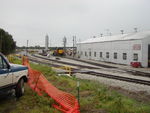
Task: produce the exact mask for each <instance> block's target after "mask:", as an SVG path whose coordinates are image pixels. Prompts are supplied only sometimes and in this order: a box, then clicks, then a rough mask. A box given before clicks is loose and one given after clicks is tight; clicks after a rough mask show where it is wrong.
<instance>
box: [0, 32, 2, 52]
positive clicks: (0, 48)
mask: <svg viewBox="0 0 150 113" xmlns="http://www.w3.org/2000/svg"><path fill="white" fill-rule="evenodd" d="M0 52H2V33H0Z"/></svg>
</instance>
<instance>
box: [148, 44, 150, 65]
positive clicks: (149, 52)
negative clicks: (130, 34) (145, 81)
mask: <svg viewBox="0 0 150 113" xmlns="http://www.w3.org/2000/svg"><path fill="white" fill-rule="evenodd" d="M148 67H150V45H148Z"/></svg>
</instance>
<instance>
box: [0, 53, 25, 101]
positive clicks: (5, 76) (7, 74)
mask: <svg viewBox="0 0 150 113" xmlns="http://www.w3.org/2000/svg"><path fill="white" fill-rule="evenodd" d="M27 80H28V68H27V67H26V66H22V65H18V64H11V63H9V62H8V60H7V58H6V57H5V56H4V55H3V54H2V53H0V94H1V93H3V92H7V91H9V90H11V89H15V94H16V97H18V98H19V97H21V96H22V95H23V94H24V82H27Z"/></svg>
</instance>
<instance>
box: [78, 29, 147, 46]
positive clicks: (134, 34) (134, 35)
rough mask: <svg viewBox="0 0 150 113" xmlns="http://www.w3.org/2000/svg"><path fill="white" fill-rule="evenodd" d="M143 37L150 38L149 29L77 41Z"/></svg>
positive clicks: (93, 41)
mask: <svg viewBox="0 0 150 113" xmlns="http://www.w3.org/2000/svg"><path fill="white" fill-rule="evenodd" d="M143 38H150V31H144V32H135V33H128V34H118V35H113V36H104V37H98V38H90V39H87V40H85V41H82V42H79V43H81V44H84V43H96V42H107V41H123V40H138V39H143Z"/></svg>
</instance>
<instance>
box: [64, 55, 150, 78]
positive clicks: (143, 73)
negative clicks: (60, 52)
mask: <svg viewBox="0 0 150 113" xmlns="http://www.w3.org/2000/svg"><path fill="white" fill-rule="evenodd" d="M66 58H68V57H66ZM68 59H72V60H76V61H80V62H84V63H88V64H91V65H95V66H100V67H104V68H117V69H119V70H123V71H126V72H128V73H130V74H132V75H136V76H143V77H149V78H150V73H146V72H141V71H136V70H128V69H122V68H119V67H114V66H108V65H105V64H99V63H96V62H90V61H87V60H82V59H77V58H68Z"/></svg>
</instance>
